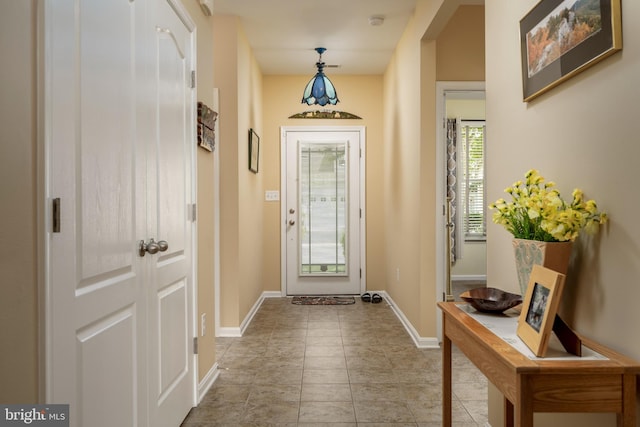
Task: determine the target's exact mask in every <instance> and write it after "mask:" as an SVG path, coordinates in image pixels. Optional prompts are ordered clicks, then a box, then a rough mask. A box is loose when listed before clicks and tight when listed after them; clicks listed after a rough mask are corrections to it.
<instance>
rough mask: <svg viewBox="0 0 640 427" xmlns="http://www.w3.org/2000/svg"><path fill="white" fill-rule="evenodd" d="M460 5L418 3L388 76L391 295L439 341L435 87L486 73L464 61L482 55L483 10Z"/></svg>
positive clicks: (418, 327)
mask: <svg viewBox="0 0 640 427" xmlns="http://www.w3.org/2000/svg"><path fill="white" fill-rule="evenodd" d="M458 5H459V2H457V1H447V2H442V1H440V2H433V1H426V0H419V1H418V3H417V7H416V13H415V15H414V17H413V19H412V20H411V22H410V23H409V24H408V26H407V28H406V30H405V32H404V34H403V37H402V39H401V40H400V42H399V44H398V46H397V48H396V51H395V53H394V55H393V58H392V60H391V63H390V65H389V67H388V69H387V71H386V73H385V76H384V99H383V102H384V104H383V108H384V156H383V157H384V159H385V160H384V166H383V171H384V173H383V179H384V184H383V188H384V197H385V200H384V207H385V208H384V209H385V210H384V225H383V230H384V231H383V233H384V235H385V244H386V247H387V248H388V250H387V256H386V257H385V265H386V273H387V275H386V281H387V290H388V292H389V294H390V295H391V297H392V298H393V299H394V301H395V302H396V303H397V304H398V306H399V308H400V309H401V310H402V311H403V313H404V314H405V316H406V317H407V318H408V319H409V321H410V322H411V323H412V325H413V326H414V327H415V329H416V330H417V332H418V334H419V335H420V336H421V337H435V336H436V334H437V331H436V315H437V313H436V308H435V303H436V262H435V259H436V251H439V250H444V248H439V247H436V212H438V209H437V206H439V205H440V203H439V202H437V201H436V191H435V190H436V179H437V177H436V175H435V171H436V163H435V162H436V145H435V144H436V127H435V126H436V123H435V117H436V111H435V106H436V91H435V86H436V80H437V79H442V80H467V81H469V80H483V79H484V73H482V72H481V70H482V69H483V67H469V66H462V65H461V64H462V62H461V61H460V57H463V58H464V57H468V58H473V59H474V60H477V58H478V57H482V56H483V48H482V44H480V45H478V44H477V42H476V39H478V30H482V28H483V27H482V22H483V20H482V9H481V8H477V7H469V8H467V7H464V8H461V9H460V10H459V9H458ZM450 20H451V22H452V23H450V24H448V22H449V21H450ZM456 23H460V24H459V25H456ZM459 27H460V28H459ZM441 44H443V45H445V46H448V49H455V51H456V55H449V54H447V52H443V49H442V48H441ZM438 60H439V62H438ZM417 90H419V91H420V92H419V93H420V96H416V91H417Z"/></svg>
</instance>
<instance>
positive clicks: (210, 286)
mask: <svg viewBox="0 0 640 427" xmlns="http://www.w3.org/2000/svg"><path fill="white" fill-rule="evenodd" d="M183 4H184V5H185V7H186V9H187V11H188V12H189V15H190V16H191V18H192V19H193V21H194V22H195V23H196V27H197V33H196V34H197V41H196V49H197V55H198V57H197V70H196V91H197V99H198V101H202V102H204V103H205V104H207V105H208V106H209V107H211V106H213V25H212V24H213V19H212V18H211V17H207V16H205V15H204V14H203V13H202V11H201V9H200V5H199V4H198V3H197V2H195V1H189V0H183ZM215 155H216V154H215V153H214V154H212V153H211V152H209V151H206V150H203V149H201V148H198V149H197V160H196V161H197V169H198V176H197V186H198V195H197V204H198V212H197V226H198V260H197V262H198V268H197V275H198V277H197V280H198V282H197V298H198V307H197V313H196V316H197V319H198V321H197V322H196V324H197V326H198V327H197V334H198V340H199V342H198V378H199V380H202V379H203V378H204V376H205V375H206V374H207V373H208V372H209V370H211V368H212V367H213V365H214V363H215V361H216V346H215V333H214V331H215V327H214V323H213V321H214V319H215V300H214V283H213V279H214V270H213V265H214V263H213V260H214V240H215V233H214V229H213V226H214V222H213V218H214V204H213V179H214V167H213V159H214V156H215ZM203 314H204V315H205V316H206V322H205V328H206V332H205V335H204V336H202V335H201V333H202V331H201V328H200V320H201V318H202V317H201V316H202V315H203Z"/></svg>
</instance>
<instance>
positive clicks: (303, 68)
mask: <svg viewBox="0 0 640 427" xmlns="http://www.w3.org/2000/svg"><path fill="white" fill-rule="evenodd" d="M415 4H416V0H322V1H319V0H214V7H213V13H214V14H216V15H236V16H238V17H240V20H241V22H242V26H243V28H244V31H245V33H246V36H247V39H248V41H249V44H250V46H251V48H252V50H253V53H254V55H255V57H256V60H257V61H258V64H259V65H260V68H261V70H262V72H263V74H266V75H286V74H303V75H304V74H309V75H311V74H313V73H315V71H316V67H315V63H316V61H317V60H318V54H317V53H316V52H315V50H314V49H315V48H316V47H324V48H326V49H327V51H326V52H325V53H324V55H323V56H322V59H323V61H324V62H325V63H326V64H327V65H339V67H338V68H328V69H326V70H325V72H326V73H327V75H329V76H330V75H332V74H382V73H384V71H385V69H386V67H387V64H388V63H389V60H390V58H391V55H392V53H393V51H394V49H395V47H396V44H397V43H398V40H399V39H400V37H401V36H402V33H403V31H404V28H405V27H406V25H407V23H408V22H409V19H410V17H411V15H412V13H413V10H414V8H415ZM372 16H376V17H383V18H384V23H383V24H382V25H380V26H372V25H370V24H369V18H370V17H372Z"/></svg>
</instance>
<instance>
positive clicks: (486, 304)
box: [460, 288, 522, 313]
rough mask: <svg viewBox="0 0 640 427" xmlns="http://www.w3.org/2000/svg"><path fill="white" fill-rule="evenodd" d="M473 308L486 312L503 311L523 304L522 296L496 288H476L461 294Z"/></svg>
mask: <svg viewBox="0 0 640 427" xmlns="http://www.w3.org/2000/svg"><path fill="white" fill-rule="evenodd" d="M460 298H462V299H463V300H464V301H466V302H468V303H469V304H471V306H472V307H473V308H475V309H476V310H478V311H482V312H485V313H502V312H503V311H505V310H508V309H510V308H513V307H515V306H516V305H518V304H522V296H520V295H517V294H512V293H509V292H505V291H502V290H500V289H496V288H476V289H471V290H469V291H466V292H463V293H461V294H460Z"/></svg>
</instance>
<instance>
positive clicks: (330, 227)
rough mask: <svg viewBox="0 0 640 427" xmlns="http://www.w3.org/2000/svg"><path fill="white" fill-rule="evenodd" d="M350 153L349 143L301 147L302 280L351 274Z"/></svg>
mask: <svg viewBox="0 0 640 427" xmlns="http://www.w3.org/2000/svg"><path fill="white" fill-rule="evenodd" d="M347 152H348V147H347V142H346V141H345V142H338V143H335V142H331V143H322V142H320V143H319V142H300V143H299V156H298V159H299V167H298V170H299V173H298V176H299V181H298V182H299V186H298V192H299V193H298V212H299V215H298V236H299V255H300V256H299V257H298V259H299V260H300V261H299V262H300V265H299V266H298V272H299V275H300V276H325V275H334V276H347V275H348V274H349V271H348V267H347V266H348V265H349V263H348V258H349V251H348V246H349V245H348V242H349V235H348V233H349V228H348V226H347V223H348V222H347V219H348V218H349V215H348V213H349V203H348V202H349V200H348V194H349V191H348V190H349V188H348V184H349V181H348V179H347V177H348V176H349V175H348V170H347V168H348V164H349V162H348V161H347V160H348V159H347Z"/></svg>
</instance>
